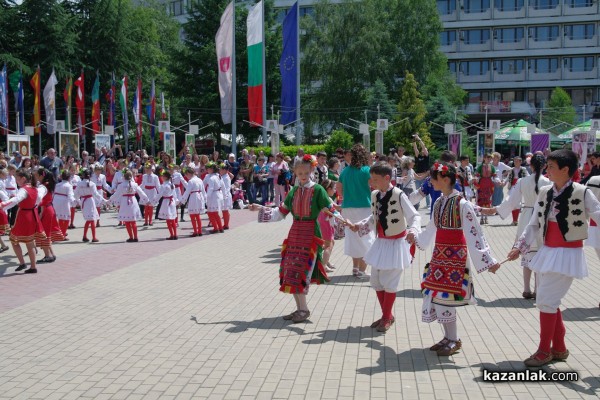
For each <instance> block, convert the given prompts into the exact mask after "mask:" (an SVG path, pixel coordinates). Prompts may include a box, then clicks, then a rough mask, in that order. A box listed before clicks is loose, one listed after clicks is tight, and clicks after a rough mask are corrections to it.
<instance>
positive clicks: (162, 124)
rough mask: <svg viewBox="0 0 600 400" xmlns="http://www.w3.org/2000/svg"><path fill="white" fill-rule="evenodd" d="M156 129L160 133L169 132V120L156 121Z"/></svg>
mask: <svg viewBox="0 0 600 400" xmlns="http://www.w3.org/2000/svg"><path fill="white" fill-rule="evenodd" d="M158 131H159V132H162V133H164V132H170V131H171V126H170V124H169V121H158Z"/></svg>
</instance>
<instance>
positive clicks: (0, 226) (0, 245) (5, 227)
mask: <svg viewBox="0 0 600 400" xmlns="http://www.w3.org/2000/svg"><path fill="white" fill-rule="evenodd" d="M2 171H3V170H0V173H1V172H2ZM0 179H1V176H0ZM7 201H8V195H7V194H6V191H5V190H4V184H3V183H2V182H0V203H3V202H7ZM9 230H10V225H9V223H8V215H7V214H6V211H4V208H2V207H0V253H4V252H5V251H6V250H8V246H7V245H6V244H5V243H4V240H2V236H3V235H5V234H6V232H8V231H9Z"/></svg>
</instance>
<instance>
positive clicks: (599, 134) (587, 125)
mask: <svg viewBox="0 0 600 400" xmlns="http://www.w3.org/2000/svg"><path fill="white" fill-rule="evenodd" d="M591 129H592V120H591V119H590V120H587V121H586V122H583V123H581V124H579V125H577V126H576V127H575V128H571V129H569V130H568V131H565V132H563V133H561V134H560V135H558V137H559V138H560V139H563V140H569V141H570V140H573V132H589V131H590V130H591ZM596 140H600V131H596Z"/></svg>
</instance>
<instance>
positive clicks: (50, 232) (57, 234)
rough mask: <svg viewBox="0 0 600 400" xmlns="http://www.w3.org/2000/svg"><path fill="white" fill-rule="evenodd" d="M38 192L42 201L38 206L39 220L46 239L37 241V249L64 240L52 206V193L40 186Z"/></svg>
mask: <svg viewBox="0 0 600 400" xmlns="http://www.w3.org/2000/svg"><path fill="white" fill-rule="evenodd" d="M38 190H39V191H40V197H41V198H42V201H41V202H40V204H39V207H40V209H41V213H42V215H41V217H40V220H41V221H42V226H43V227H44V233H45V236H46V237H45V238H43V239H42V238H40V239H39V240H37V241H36V245H37V246H38V247H50V245H51V242H61V241H63V240H65V236H64V235H63V233H62V230H61V229H60V226H59V225H58V220H57V219H56V211H55V210H54V205H53V204H52V193H51V192H50V191H49V190H48V188H46V186H44V185H40V186H39V187H38Z"/></svg>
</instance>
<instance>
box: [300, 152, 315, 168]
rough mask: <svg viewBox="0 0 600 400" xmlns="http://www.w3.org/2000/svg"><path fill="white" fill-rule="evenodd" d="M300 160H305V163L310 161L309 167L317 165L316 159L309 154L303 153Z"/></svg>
mask: <svg viewBox="0 0 600 400" xmlns="http://www.w3.org/2000/svg"><path fill="white" fill-rule="evenodd" d="M302 161H303V162H306V163H310V166H311V167H316V166H317V160H315V159H314V158H313V156H311V155H310V154H305V155H304V156H303V157H302Z"/></svg>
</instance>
